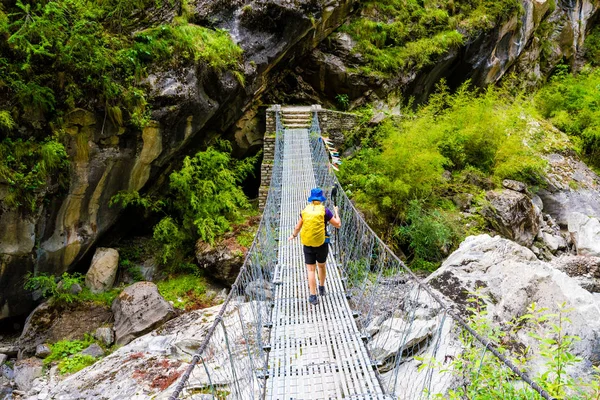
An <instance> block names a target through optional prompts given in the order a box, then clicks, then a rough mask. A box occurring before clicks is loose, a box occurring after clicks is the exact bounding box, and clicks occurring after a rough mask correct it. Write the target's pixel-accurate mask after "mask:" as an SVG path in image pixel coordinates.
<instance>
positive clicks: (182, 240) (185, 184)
mask: <svg viewBox="0 0 600 400" xmlns="http://www.w3.org/2000/svg"><path fill="white" fill-rule="evenodd" d="M230 152H231V146H230V144H229V143H228V142H225V141H218V142H217V144H216V146H210V147H208V149H206V150H205V151H202V152H199V153H197V154H196V155H195V156H194V157H186V158H185V159H184V160H183V166H182V168H181V169H180V170H179V171H175V172H173V173H172V174H171V175H170V184H169V193H168V195H167V198H166V200H160V201H157V200H154V199H152V198H149V197H144V196H140V195H139V194H137V193H135V194H129V193H120V194H118V195H117V196H115V197H114V198H113V199H111V204H121V205H123V206H128V205H142V206H143V207H145V208H148V209H151V210H153V211H159V210H160V211H161V212H162V213H163V215H164V214H166V216H165V217H164V218H162V219H161V220H160V221H159V222H158V223H157V224H156V225H155V226H154V232H153V238H154V240H155V241H156V242H157V243H158V244H159V246H160V250H159V251H160V260H161V262H162V263H163V264H165V265H171V266H173V267H175V268H178V266H181V265H185V264H186V259H187V258H188V256H189V255H190V252H191V250H190V249H193V247H194V244H195V242H196V241H197V240H198V239H200V240H203V241H205V242H208V243H214V241H215V239H216V238H217V237H219V236H221V235H223V234H224V233H225V232H228V231H230V230H231V229H232V226H233V225H234V224H235V223H239V222H241V221H243V220H244V219H245V215H246V210H248V209H249V208H250V203H249V202H248V199H247V198H246V196H245V195H244V192H243V191H242V189H241V187H240V184H241V183H242V181H243V179H245V178H246V176H248V174H251V173H253V170H254V163H255V162H256V160H257V159H258V157H259V156H260V154H259V155H257V156H255V157H250V158H247V159H245V160H243V161H238V160H235V159H233V158H232V157H231V154H230Z"/></svg>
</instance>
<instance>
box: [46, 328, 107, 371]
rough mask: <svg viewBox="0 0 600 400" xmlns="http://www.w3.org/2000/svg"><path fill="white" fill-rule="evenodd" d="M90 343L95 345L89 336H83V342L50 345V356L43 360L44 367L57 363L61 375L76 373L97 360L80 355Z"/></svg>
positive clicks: (64, 342) (67, 341) (68, 341)
mask: <svg viewBox="0 0 600 400" xmlns="http://www.w3.org/2000/svg"><path fill="white" fill-rule="evenodd" d="M92 343H95V341H94V339H93V338H92V336H91V335H85V337H84V339H83V340H61V341H58V342H56V343H54V344H51V345H50V354H49V355H48V356H47V357H46V358H44V365H49V364H50V363H52V362H55V361H58V371H59V372H60V373H61V374H71V373H74V372H77V371H79V370H81V369H83V368H85V367H87V366H89V365H92V364H93V363H95V362H96V361H97V360H96V358H94V357H92V356H89V355H84V354H80V352H81V351H82V350H85V349H86V348H87V347H88V346H90V345H91V344H92Z"/></svg>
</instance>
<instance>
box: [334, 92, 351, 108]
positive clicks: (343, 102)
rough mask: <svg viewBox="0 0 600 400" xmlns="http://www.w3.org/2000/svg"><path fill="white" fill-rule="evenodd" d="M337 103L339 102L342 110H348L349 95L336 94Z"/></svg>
mask: <svg viewBox="0 0 600 400" xmlns="http://www.w3.org/2000/svg"><path fill="white" fill-rule="evenodd" d="M335 101H337V103H338V106H339V107H340V108H341V109H342V110H347V109H348V107H349V106H350V98H349V97H348V95H347V94H336V95H335Z"/></svg>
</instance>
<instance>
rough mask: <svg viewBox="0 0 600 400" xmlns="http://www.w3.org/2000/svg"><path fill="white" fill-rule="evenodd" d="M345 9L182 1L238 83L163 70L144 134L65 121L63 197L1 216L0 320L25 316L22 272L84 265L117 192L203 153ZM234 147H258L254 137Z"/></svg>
mask: <svg viewBox="0 0 600 400" xmlns="http://www.w3.org/2000/svg"><path fill="white" fill-rule="evenodd" d="M353 3H354V1H353V0H340V1H335V2H330V3H327V4H325V5H324V4H323V3H321V2H318V1H313V0H301V1H296V2H293V3H290V2H286V1H280V0H269V1H265V2H260V3H253V5H252V6H250V8H248V7H245V8H244V4H243V3H240V2H225V3H224V2H220V1H217V2H206V1H203V0H197V1H190V2H188V3H187V4H188V8H189V10H190V14H191V15H189V19H190V20H191V21H193V22H195V23H198V24H205V25H209V26H211V27H215V28H221V29H227V30H228V31H229V32H230V34H231V36H232V38H233V40H234V41H235V42H236V43H238V44H239V45H240V47H241V48H242V49H243V50H244V53H243V54H244V55H243V57H244V59H243V65H242V66H241V67H242V71H241V72H242V74H243V76H244V80H243V81H244V83H243V84H242V83H241V79H238V78H236V77H235V76H234V74H233V73H231V72H223V73H221V72H219V71H215V70H213V69H211V68H209V67H207V66H206V65H204V64H198V65H195V66H191V67H187V68H178V69H177V70H175V71H165V70H164V69H163V67H164V66H162V65H161V66H158V67H157V69H156V70H154V71H150V73H149V74H148V77H147V79H146V81H145V84H147V85H148V86H149V87H151V93H150V96H149V98H151V99H152V104H151V109H152V115H151V119H152V121H151V122H150V123H149V124H148V125H147V126H146V127H145V128H143V129H141V130H135V129H132V128H125V127H122V126H117V125H115V123H113V121H112V120H111V118H105V117H106V115H105V114H106V113H105V110H97V112H90V111H87V110H81V109H76V110H73V111H72V112H70V113H68V114H67V115H65V117H64V121H65V124H64V129H65V131H66V133H67V135H66V138H65V140H66V141H67V149H68V154H69V158H70V161H71V162H70V165H71V167H70V182H69V188H68V190H67V192H66V194H65V195H64V196H62V197H56V198H54V199H53V200H52V201H51V202H50V203H49V204H46V205H43V207H42V209H41V210H40V211H39V212H38V213H37V214H35V215H27V216H21V215H17V214H12V213H10V212H3V210H0V266H1V268H0V318H5V317H9V316H12V315H18V314H23V313H26V312H27V311H28V310H30V309H31V307H32V303H31V301H29V300H30V295H29V294H28V293H26V292H24V290H23V289H22V287H23V280H24V276H25V275H26V274H27V272H34V271H38V272H47V273H51V274H54V275H60V274H62V273H63V272H64V271H66V270H68V269H69V268H70V267H71V266H72V265H73V264H74V263H77V262H78V261H80V260H82V259H83V258H84V257H85V256H86V255H87V254H88V252H89V251H90V249H92V248H93V247H94V246H95V244H96V243H97V241H98V240H99V238H100V237H101V236H102V235H103V234H105V233H106V232H107V231H108V229H109V228H111V227H112V226H113V225H114V224H115V222H116V220H117V218H118V216H119V213H120V210H119V208H118V207H112V208H111V207H109V201H110V199H111V198H112V197H113V196H114V195H115V194H116V193H118V192H119V191H122V190H127V191H131V190H149V187H150V186H152V185H153V183H154V182H157V181H158V182H160V181H161V180H160V179H159V178H160V175H161V174H164V173H166V172H168V171H169V170H170V169H171V168H172V165H171V164H172V163H175V162H176V159H177V157H178V156H179V155H181V154H182V153H186V154H188V153H191V152H194V151H196V150H198V149H199V148H200V147H202V146H203V144H204V141H205V139H206V137H208V136H209V133H208V132H224V131H226V130H227V128H229V127H231V126H233V125H234V124H235V123H236V121H238V120H239V119H240V117H241V116H242V115H243V114H244V113H246V112H247V111H248V110H249V109H250V108H251V107H252V105H253V104H254V103H255V101H256V100H257V99H259V98H260V96H261V95H262V93H263V92H264V91H265V90H266V88H267V87H269V86H270V84H271V82H272V81H273V80H275V79H276V77H277V76H278V75H279V74H280V68H278V66H279V65H280V64H287V63H288V62H289V61H291V60H294V59H295V58H299V57H300V56H302V55H303V54H305V53H306V52H308V51H310V50H312V49H313V48H314V47H315V46H317V44H318V43H319V42H320V41H321V40H323V38H324V37H326V36H327V35H329V34H330V33H331V32H332V31H333V30H334V29H335V28H337V27H338V26H339V25H340V24H341V23H342V22H343V21H344V19H345V17H346V16H347V15H348V13H349V12H350V11H351V9H352V6H353ZM172 11H173V10H172V8H169V9H168V12H165V13H161V12H153V13H151V14H152V16H153V17H152V18H157V19H158V20H156V21H155V22H159V20H160V18H166V19H167V20H170V19H171V18H172V14H173V12H172ZM153 21H154V20H153ZM248 118H252V116H251V114H248ZM248 124H249V122H248V123H244V125H248ZM232 135H236V134H235V132H234V133H233V134H232ZM231 138H232V139H235V137H231ZM240 140H242V141H244V140H245V141H247V142H248V144H247V145H248V146H250V147H253V148H254V149H257V148H258V147H259V146H260V141H259V140H258V139H257V138H256V137H254V136H252V135H250V136H248V137H245V138H242V137H240ZM0 191H1V190H0ZM36 244H37V246H36ZM34 246H36V248H35V249H34Z"/></svg>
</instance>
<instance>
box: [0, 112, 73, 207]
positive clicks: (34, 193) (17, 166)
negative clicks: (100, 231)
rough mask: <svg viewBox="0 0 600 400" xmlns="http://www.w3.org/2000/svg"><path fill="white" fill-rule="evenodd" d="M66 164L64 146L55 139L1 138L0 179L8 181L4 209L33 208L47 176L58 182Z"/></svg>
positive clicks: (66, 168)
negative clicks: (5, 207)
mask: <svg viewBox="0 0 600 400" xmlns="http://www.w3.org/2000/svg"><path fill="white" fill-rule="evenodd" d="M3 113H4V112H2V113H0V117H2V115H4V114H3ZM0 122H1V121H0ZM9 124H10V123H9ZM5 126H6V125H5ZM0 128H1V126H0ZM68 165H69V163H68V160H67V152H66V150H65V147H64V146H63V145H62V143H60V142H58V141H57V140H56V138H48V139H46V140H43V141H41V142H39V141H37V140H35V139H32V138H30V139H28V140H25V141H24V140H22V139H20V138H18V139H12V138H10V137H6V138H4V139H3V140H2V141H0V179H2V180H4V181H5V182H6V183H7V184H8V194H7V195H6V197H4V199H3V200H2V203H4V205H5V206H7V207H8V208H13V209H14V208H25V209H28V210H30V211H34V210H35V209H36V208H37V207H38V206H39V205H40V202H41V200H42V199H43V197H44V195H45V193H43V189H45V188H46V186H47V184H48V182H49V180H50V179H51V177H53V176H54V178H55V179H56V180H57V181H58V182H59V183H63V182H64V180H66V177H67V171H68Z"/></svg>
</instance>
